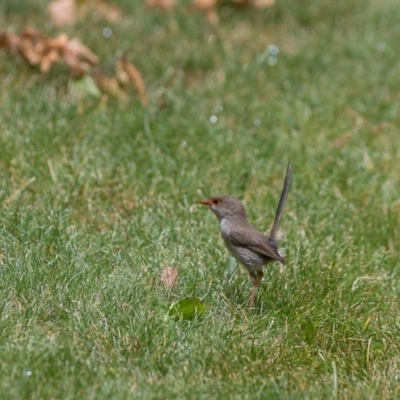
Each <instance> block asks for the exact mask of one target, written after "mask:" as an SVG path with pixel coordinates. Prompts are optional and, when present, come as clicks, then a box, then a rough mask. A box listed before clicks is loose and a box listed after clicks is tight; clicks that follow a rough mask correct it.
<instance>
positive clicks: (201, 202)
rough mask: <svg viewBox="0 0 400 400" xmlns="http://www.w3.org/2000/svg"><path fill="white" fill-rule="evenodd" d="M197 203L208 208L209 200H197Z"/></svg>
mask: <svg viewBox="0 0 400 400" xmlns="http://www.w3.org/2000/svg"><path fill="white" fill-rule="evenodd" d="M198 203H199V204H203V205H205V206H209V205H210V200H208V199H204V200H199V201H198Z"/></svg>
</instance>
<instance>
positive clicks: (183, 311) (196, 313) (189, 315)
mask: <svg viewBox="0 0 400 400" xmlns="http://www.w3.org/2000/svg"><path fill="white" fill-rule="evenodd" d="M205 310H206V306H205V305H204V304H203V303H202V302H201V301H200V300H199V299H198V298H197V297H185V298H184V299H182V300H180V301H178V302H177V303H174V304H172V306H171V308H170V309H169V312H168V315H169V316H170V317H174V318H175V319H176V320H179V319H183V320H186V321H192V320H193V319H195V318H196V317H200V316H201V315H202V314H203V313H204V311H205Z"/></svg>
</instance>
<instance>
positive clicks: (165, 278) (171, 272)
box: [161, 267, 178, 288]
mask: <svg viewBox="0 0 400 400" xmlns="http://www.w3.org/2000/svg"><path fill="white" fill-rule="evenodd" d="M177 279H178V270H177V269H176V268H173V267H167V268H164V269H163V271H162V273H161V280H162V282H163V283H164V284H165V286H167V287H169V288H172V287H173V286H175V284H176V281H177Z"/></svg>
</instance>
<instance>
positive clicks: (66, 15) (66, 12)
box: [47, 0, 77, 27]
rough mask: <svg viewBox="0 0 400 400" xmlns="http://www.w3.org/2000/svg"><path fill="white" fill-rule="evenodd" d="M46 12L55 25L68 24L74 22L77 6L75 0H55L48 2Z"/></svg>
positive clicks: (62, 25)
mask: <svg viewBox="0 0 400 400" xmlns="http://www.w3.org/2000/svg"><path fill="white" fill-rule="evenodd" d="M47 12H48V14H49V17H50V20H51V21H52V22H53V24H54V25H55V26H57V27H64V26H70V25H73V24H75V22H76V14H77V7H76V4H75V0H56V1H52V2H51V3H49V5H48V6H47Z"/></svg>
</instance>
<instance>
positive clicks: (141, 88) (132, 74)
mask: <svg viewBox="0 0 400 400" xmlns="http://www.w3.org/2000/svg"><path fill="white" fill-rule="evenodd" d="M116 69H117V77H118V78H119V79H120V81H121V83H123V84H127V83H128V82H129V80H130V81H131V82H133V83H134V85H135V87H136V90H137V92H138V95H139V98H140V101H141V102H142V104H145V105H146V104H148V102H149V98H148V96H147V91H146V86H145V84H144V80H143V78H142V75H141V74H140V72H139V71H138V69H137V68H136V67H135V66H134V65H133V64H131V63H130V62H129V61H128V60H127V59H126V58H125V57H121V58H119V59H118V60H117V63H116Z"/></svg>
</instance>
